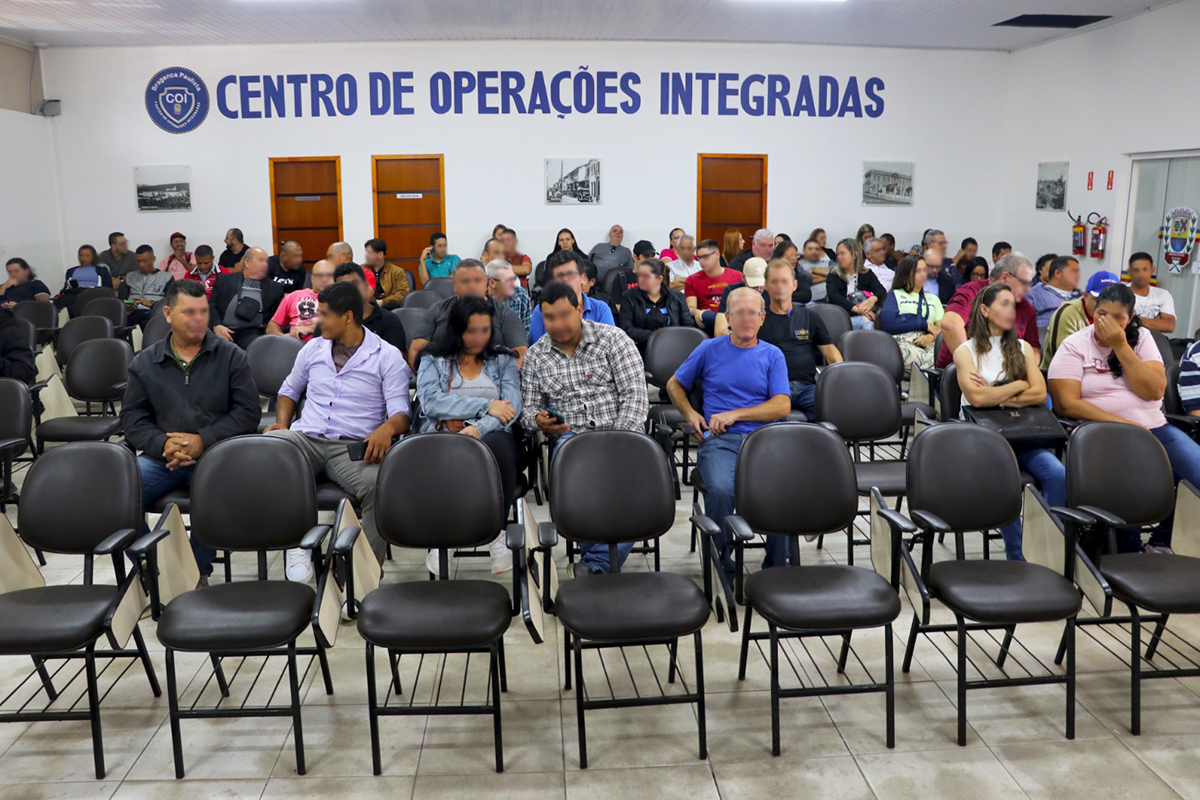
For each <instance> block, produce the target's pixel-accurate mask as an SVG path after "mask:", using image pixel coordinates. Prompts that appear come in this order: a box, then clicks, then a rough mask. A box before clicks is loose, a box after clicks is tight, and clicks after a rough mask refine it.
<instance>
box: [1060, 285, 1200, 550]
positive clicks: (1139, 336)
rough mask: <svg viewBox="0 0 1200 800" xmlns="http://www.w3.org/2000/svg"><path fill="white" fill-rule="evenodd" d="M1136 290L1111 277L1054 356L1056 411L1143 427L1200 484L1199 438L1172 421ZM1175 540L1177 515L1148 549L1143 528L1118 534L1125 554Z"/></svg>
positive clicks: (1185, 476)
mask: <svg viewBox="0 0 1200 800" xmlns="http://www.w3.org/2000/svg"><path fill="white" fill-rule="evenodd" d="M1135 302H1136V298H1135V295H1134V293H1133V290H1132V289H1130V288H1129V287H1128V286H1126V285H1125V284H1123V283H1111V284H1109V285H1107V286H1105V287H1104V289H1103V290H1102V291H1101V292H1100V296H1099V297H1097V298H1096V310H1095V312H1094V314H1093V319H1094V322H1093V323H1092V324H1091V325H1089V326H1088V327H1086V328H1084V329H1083V330H1081V331H1077V332H1075V333H1073V334H1071V335H1070V336H1068V337H1067V338H1066V339H1063V341H1062V344H1060V345H1059V347H1058V350H1057V351H1056V352H1055V353H1054V360H1052V361H1051V362H1050V371H1049V375H1048V377H1049V379H1050V394H1051V396H1052V397H1053V398H1054V410H1055V411H1057V412H1058V413H1059V414H1062V415H1063V416H1065V417H1070V418H1072V419H1092V420H1106V421H1109V422H1127V423H1131V424H1133V425H1141V426H1142V427H1143V428H1147V429H1149V431H1150V433H1152V434H1154V437H1155V438H1156V439H1158V441H1159V442H1161V443H1162V446H1163V449H1164V450H1166V451H1167V457H1168V458H1169V459H1170V460H1171V469H1172V471H1174V473H1175V479H1176V480H1189V481H1191V482H1192V483H1193V484H1195V485H1197V486H1200V483H1197V481H1200V444H1197V443H1196V442H1194V441H1193V440H1192V439H1191V438H1189V437H1188V435H1187V434H1186V433H1184V432H1183V431H1181V430H1180V429H1178V428H1176V427H1175V426H1174V425H1171V424H1169V423H1168V422H1167V418H1166V417H1165V416H1163V411H1162V399H1163V394H1164V393H1165V392H1166V390H1167V376H1166V370H1165V369H1164V368H1163V362H1162V355H1161V354H1160V353H1159V352H1158V347H1157V346H1156V345H1155V344H1154V337H1152V336H1151V335H1150V334H1149V333H1148V332H1145V331H1143V330H1142V326H1141V320H1139V319H1138V317H1137V315H1136V314H1134V311H1133V307H1134V303H1135ZM1170 545H1171V525H1170V521H1169V520H1168V521H1167V522H1164V523H1163V524H1162V525H1160V526H1159V528H1158V529H1157V530H1155V531H1154V533H1152V534H1151V536H1150V543H1149V544H1148V545H1147V546H1146V547H1144V548H1143V547H1142V543H1141V537H1140V536H1139V535H1138V532H1137V531H1125V532H1123V534H1122V535H1121V536H1119V537H1118V546H1119V549H1120V550H1121V552H1139V551H1141V550H1143V549H1144V550H1147V551H1150V552H1154V551H1156V550H1165V551H1167V552H1169V548H1170Z"/></svg>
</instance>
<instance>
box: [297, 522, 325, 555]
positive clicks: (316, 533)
mask: <svg viewBox="0 0 1200 800" xmlns="http://www.w3.org/2000/svg"><path fill="white" fill-rule="evenodd" d="M331 530H333V527H332V526H330V525H315V526H313V528H312V529H311V530H310V531H309V532H308V533H306V534H304V538H303V539H301V540H300V549H301V550H316V549H317V548H319V547H320V546H321V543H322V542H324V541H325V537H326V536H328V535H329V532H330V531H331Z"/></svg>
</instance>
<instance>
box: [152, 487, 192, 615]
mask: <svg viewBox="0 0 1200 800" xmlns="http://www.w3.org/2000/svg"><path fill="white" fill-rule="evenodd" d="M165 524H166V526H167V528H168V530H170V531H171V532H170V533H169V534H168V535H167V536H166V538H164V539H163V540H162V541H161V542H159V543H158V597H159V602H161V603H162V604H163V605H166V604H167V603H170V602H171V601H172V600H174V599H175V598H176V597H178V596H179V595H181V594H184V593H185V592H190V591H192V590H193V589H195V588H196V584H197V583H199V582H200V567H199V566H197V565H196V556H195V554H194V553H192V543H191V541H190V540H189V539H188V533H187V529H186V528H185V527H184V525H183V515H182V514H180V513H179V507H178V506H174V507H172V509H171V513H170V515H169V516H168V517H167V520H166V523H165Z"/></svg>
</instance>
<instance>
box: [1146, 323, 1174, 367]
mask: <svg viewBox="0 0 1200 800" xmlns="http://www.w3.org/2000/svg"><path fill="white" fill-rule="evenodd" d="M1143 330H1144V331H1148V332H1149V333H1150V335H1151V336H1152V337H1153V338H1154V345H1155V346H1156V347H1157V348H1158V353H1159V355H1161V356H1162V360H1163V367H1164V368H1165V367H1169V366H1171V365H1172V364H1177V363H1179V357H1178V356H1176V355H1175V351H1174V350H1173V349H1172V348H1171V340H1170V339H1168V338H1167V335H1166V334H1165V333H1163V332H1162V331H1153V330H1150V329H1149V328H1143Z"/></svg>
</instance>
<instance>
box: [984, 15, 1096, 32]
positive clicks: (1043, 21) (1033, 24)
mask: <svg viewBox="0 0 1200 800" xmlns="http://www.w3.org/2000/svg"><path fill="white" fill-rule="evenodd" d="M1106 19H1111V17H1108V16H1097V15H1093V14H1021V15H1020V16H1018V17H1013V18H1012V19H1006V20H1004V22H997V23H996V24H995V25H993V26H992V27H994V28H1000V27H1010V28H1062V29H1066V30H1073V29H1075V28H1082V27H1083V26H1085V25H1091V24H1092V23H1094V22H1100V21H1101V20H1106Z"/></svg>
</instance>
